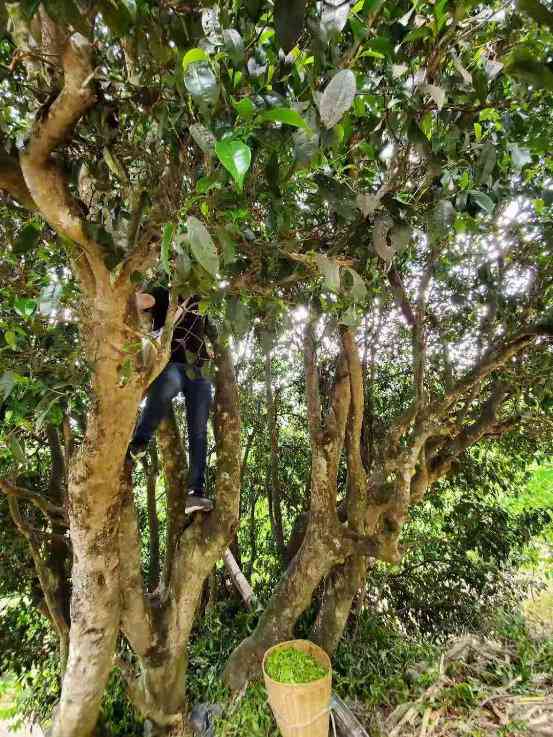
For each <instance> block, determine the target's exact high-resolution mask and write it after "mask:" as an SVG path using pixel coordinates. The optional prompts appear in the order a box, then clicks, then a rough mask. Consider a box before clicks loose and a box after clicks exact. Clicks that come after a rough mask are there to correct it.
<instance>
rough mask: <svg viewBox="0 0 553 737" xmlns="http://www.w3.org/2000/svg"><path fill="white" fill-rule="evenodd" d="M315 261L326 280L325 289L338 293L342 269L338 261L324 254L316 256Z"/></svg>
mask: <svg viewBox="0 0 553 737" xmlns="http://www.w3.org/2000/svg"><path fill="white" fill-rule="evenodd" d="M315 261H316V263H317V266H318V268H319V271H320V272H321V274H322V276H323V278H324V283H325V287H326V288H327V289H329V290H330V291H331V292H338V291H339V289H340V267H339V266H338V264H337V263H336V261H334V260H333V259H330V258H328V257H327V256H324V255H323V254H322V253H316V254H315Z"/></svg>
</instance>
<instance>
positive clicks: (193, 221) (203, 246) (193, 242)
mask: <svg viewBox="0 0 553 737" xmlns="http://www.w3.org/2000/svg"><path fill="white" fill-rule="evenodd" d="M186 233H187V238H188V242H189V243H190V250H191V251H192V255H193V256H194V257H195V259H196V260H197V261H198V263H199V264H200V265H201V266H203V268H204V269H205V270H206V271H207V272H208V273H209V274H211V276H216V275H217V272H218V270H219V254H218V253H217V249H216V248H215V243H214V242H213V238H212V237H211V235H210V234H209V231H208V229H207V228H206V227H205V225H204V224H203V223H202V222H201V220H198V218H196V217H194V215H189V217H188V219H187V221H186Z"/></svg>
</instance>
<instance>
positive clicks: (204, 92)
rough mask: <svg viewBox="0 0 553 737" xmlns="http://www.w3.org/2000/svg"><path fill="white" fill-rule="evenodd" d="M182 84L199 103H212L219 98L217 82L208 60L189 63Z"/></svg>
mask: <svg viewBox="0 0 553 737" xmlns="http://www.w3.org/2000/svg"><path fill="white" fill-rule="evenodd" d="M184 84H185V86H186V89H187V90H188V92H190V95H191V96H192V98H193V99H194V101H195V102H197V103H198V104H199V105H203V106H205V105H214V104H215V103H216V102H217V100H218V99H219V84H218V82H217V79H216V77H215V75H214V74H213V70H212V69H211V67H210V66H209V64H208V62H205V61H196V62H193V63H192V64H189V65H188V66H187V68H186V71H185V72H184Z"/></svg>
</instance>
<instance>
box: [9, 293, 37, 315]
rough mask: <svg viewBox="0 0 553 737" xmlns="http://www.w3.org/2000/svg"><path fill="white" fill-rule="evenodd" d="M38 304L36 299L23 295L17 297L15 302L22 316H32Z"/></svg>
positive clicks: (17, 310)
mask: <svg viewBox="0 0 553 737" xmlns="http://www.w3.org/2000/svg"><path fill="white" fill-rule="evenodd" d="M36 305H37V303H36V300H34V299H25V298H23V297H21V298H19V299H16V300H15V302H14V304H13V306H14V309H15V311H16V312H17V314H18V315H21V317H31V315H32V314H33V313H34V311H35V310H36Z"/></svg>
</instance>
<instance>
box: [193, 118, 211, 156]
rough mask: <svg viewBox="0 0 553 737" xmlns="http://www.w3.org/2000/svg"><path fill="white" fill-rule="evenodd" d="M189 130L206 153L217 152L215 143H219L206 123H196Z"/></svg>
mask: <svg viewBox="0 0 553 737" xmlns="http://www.w3.org/2000/svg"><path fill="white" fill-rule="evenodd" d="M188 130H189V131H190V135H191V136H192V138H193V139H194V141H195V142H196V143H197V144H198V146H199V147H200V148H201V149H202V151H203V152H204V154H210V155H213V154H214V153H215V144H216V143H217V139H216V138H215V136H214V135H213V133H212V132H211V131H210V130H209V129H208V128H206V127H205V125H202V124H201V123H194V124H193V125H191V126H190V128H189V129H188Z"/></svg>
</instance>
